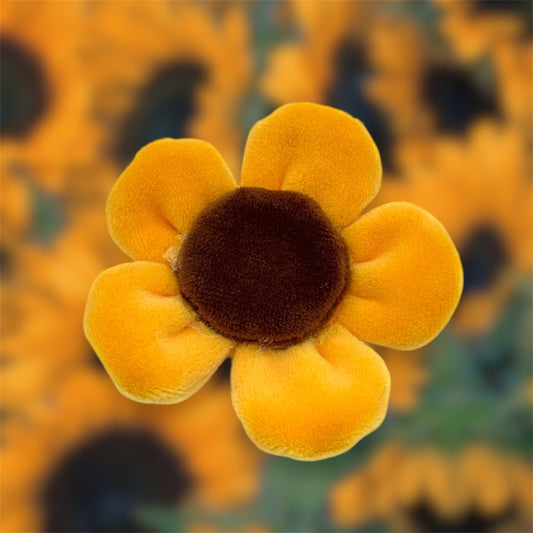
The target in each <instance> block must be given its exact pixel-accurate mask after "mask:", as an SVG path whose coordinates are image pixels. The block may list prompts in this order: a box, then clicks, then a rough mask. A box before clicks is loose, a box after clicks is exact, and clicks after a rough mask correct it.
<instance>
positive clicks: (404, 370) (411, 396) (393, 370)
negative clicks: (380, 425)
mask: <svg viewBox="0 0 533 533" xmlns="http://www.w3.org/2000/svg"><path fill="white" fill-rule="evenodd" d="M379 355H380V356H381V357H382V358H383V361H385V364H386V365H387V369H388V371H389V374H390V377H391V391H390V406H391V409H392V410H394V411H397V412H407V411H411V410H412V409H413V408H414V407H416V406H417V405H418V398H419V396H420V393H421V391H422V389H423V387H424V385H425V384H426V383H427V382H428V379H429V373H428V370H427V368H426V367H425V363H426V359H427V353H426V350H424V349H419V350H414V351H412V352H410V353H405V352H402V351H399V350H393V349H392V348H383V349H381V350H380V351H379Z"/></svg>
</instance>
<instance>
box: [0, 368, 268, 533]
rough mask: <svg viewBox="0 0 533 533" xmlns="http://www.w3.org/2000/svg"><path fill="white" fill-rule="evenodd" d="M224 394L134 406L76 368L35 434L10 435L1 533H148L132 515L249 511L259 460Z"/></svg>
mask: <svg viewBox="0 0 533 533" xmlns="http://www.w3.org/2000/svg"><path fill="white" fill-rule="evenodd" d="M225 392H226V391H225V390H224V387H220V386H211V385H208V386H207V387H205V388H204V389H203V390H202V392H201V393H200V394H198V395H196V396H195V397H194V398H193V399H191V402H187V404H186V405H185V404H180V405H174V406H167V407H166V408H163V409H162V408H161V407H160V406H157V407H154V406H150V405H141V404H134V403H133V402H130V401H128V400H126V399H125V398H124V397H123V396H121V395H120V394H118V392H117V391H116V389H115V388H114V387H113V385H112V384H111V383H110V381H109V380H108V379H107V378H106V377H104V375H103V374H101V373H99V372H96V371H94V370H91V369H88V368H87V369H81V368H79V369H78V371H77V372H73V373H72V374H71V375H70V376H69V378H68V379H66V380H65V381H64V382H62V383H61V385H60V386H59V387H57V388H56V390H55V391H54V394H53V397H52V400H51V402H50V404H49V405H47V406H40V407H39V408H38V409H36V410H35V412H34V413H32V417H31V423H30V424H22V423H19V424H17V425H15V423H14V422H13V423H11V424H10V425H9V426H7V431H4V434H3V439H2V447H1V448H0V459H1V460H2V476H1V483H2V487H1V489H2V504H3V506H4V507H3V513H2V518H1V521H0V527H1V529H2V531H11V532H29V531H117V532H118V531H140V530H143V531H144V530H146V526H145V525H144V527H143V525H142V524H140V523H139V520H138V518H137V517H136V516H135V514H134V512H135V511H137V510H138V509H139V506H142V505H160V506H162V505H166V506H173V507H174V506H175V507H176V508H177V509H178V510H181V509H183V506H184V504H192V505H196V506H200V507H202V508H208V509H225V510H227V509H229V508H232V507H235V506H236V505H242V504H243V502H247V501H248V500H249V498H251V497H253V495H254V494H255V490H256V488H257V485H258V477H259V476H258V473H259V468H258V467H259V466H260V457H259V454H258V453H257V450H256V449H255V448H254V447H253V446H251V445H250V443H249V441H248V440H247V439H246V438H244V435H242V434H241V433H239V432H238V430H239V423H238V420H237V418H236V417H235V415H234V413H233V409H232V406H231V402H230V401H229V397H228V395H227V394H225ZM88 398H90V401H87V399H88ZM155 411H157V412H155ZM221 426H224V427H221ZM224 428H225V429H224ZM3 429H4V430H5V428H3ZM141 528H142V529H141Z"/></svg>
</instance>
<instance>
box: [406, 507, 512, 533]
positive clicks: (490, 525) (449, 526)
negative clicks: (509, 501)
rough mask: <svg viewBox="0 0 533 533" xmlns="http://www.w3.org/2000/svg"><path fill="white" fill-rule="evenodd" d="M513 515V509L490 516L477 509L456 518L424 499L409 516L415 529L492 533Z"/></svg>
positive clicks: (422, 531) (434, 531) (438, 531)
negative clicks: (449, 516) (444, 515)
mask: <svg viewBox="0 0 533 533" xmlns="http://www.w3.org/2000/svg"><path fill="white" fill-rule="evenodd" d="M511 515H512V510H511V509H505V510H504V511H502V512H500V513H496V514H494V515H491V516H488V515H485V514H482V513H481V512H480V511H478V510H476V509H469V510H468V512H466V513H464V514H462V515H461V516H457V517H455V518H445V517H442V516H440V515H439V514H438V513H437V512H436V511H434V510H433V508H432V507H431V505H429V504H428V503H427V502H424V501H422V502H421V503H419V504H418V505H416V506H415V507H413V508H412V509H410V510H409V511H408V516H409V518H410V521H411V522H412V524H413V526H414V528H415V531H420V533H426V532H428V531H431V532H432V533H455V532H457V533H465V532H467V531H468V532H469V533H490V532H492V531H498V527H499V526H501V525H503V523H504V522H505V521H506V520H507V519H509V518H510V517H511Z"/></svg>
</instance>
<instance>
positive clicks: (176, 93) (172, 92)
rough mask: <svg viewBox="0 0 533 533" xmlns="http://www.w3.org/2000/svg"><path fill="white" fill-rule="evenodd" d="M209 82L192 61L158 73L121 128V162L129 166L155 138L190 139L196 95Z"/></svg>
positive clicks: (172, 65) (139, 96)
mask: <svg viewBox="0 0 533 533" xmlns="http://www.w3.org/2000/svg"><path fill="white" fill-rule="evenodd" d="M206 79H207V72H206V69H205V68H204V67H202V66H201V65H199V64H196V63H193V62H190V61H189V62H187V61H185V62H178V63H174V64H170V65H165V66H163V67H162V68H160V69H159V70H158V71H156V72H155V74H154V75H153V77H152V78H151V79H150V80H149V81H148V83H147V84H146V86H145V87H144V88H143V89H142V90H141V91H140V93H139V94H138V96H137V106H136V107H135V109H134V110H133V112H132V113H131V114H130V115H129V116H128V117H127V118H126V120H125V121H124V123H123V125H122V130H121V131H120V133H119V139H120V141H119V144H118V146H117V148H116V150H117V157H118V159H119V161H120V162H122V163H129V162H130V161H131V160H132V159H133V157H134V156H135V154H136V153H137V152H138V151H139V150H140V149H141V148H142V147H143V146H144V145H145V144H148V143H149V142H152V141H155V140H156V139H161V138H163V137H173V138H180V137H187V136H188V135H187V126H188V123H189V120H190V119H191V117H192V116H193V115H194V113H195V111H196V109H195V105H196V103H195V94H196V91H197V89H198V87H199V86H200V85H201V84H202V83H204V82H205V81H206Z"/></svg>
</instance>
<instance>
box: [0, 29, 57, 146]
mask: <svg viewBox="0 0 533 533" xmlns="http://www.w3.org/2000/svg"><path fill="white" fill-rule="evenodd" d="M48 101H49V94H48V89H47V85H46V81H45V75H44V72H43V69H42V68H41V65H40V63H39V61H38V59H37V58H36V57H35V56H34V55H33V54H32V53H31V52H30V51H29V50H27V49H25V48H24V47H22V46H20V45H19V44H18V43H16V42H15V41H13V40H11V39H9V38H8V37H5V36H3V37H0V134H1V135H2V136H10V137H16V138H21V137H24V136H26V135H27V134H28V133H29V132H30V130H31V129H32V127H33V126H34V125H35V123H36V122H37V121H38V120H39V119H40V118H41V116H42V115H43V113H44V112H45V110H46V108H47V105H48Z"/></svg>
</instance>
